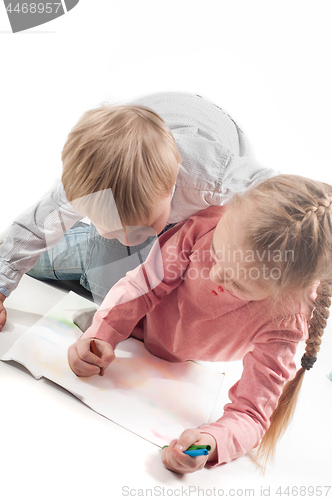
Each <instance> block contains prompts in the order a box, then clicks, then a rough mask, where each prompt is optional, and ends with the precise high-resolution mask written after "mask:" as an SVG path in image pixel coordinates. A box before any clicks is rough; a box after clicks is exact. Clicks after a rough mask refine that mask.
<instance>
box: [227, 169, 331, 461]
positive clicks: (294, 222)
mask: <svg viewBox="0 0 332 500" xmlns="http://www.w3.org/2000/svg"><path fill="white" fill-rule="evenodd" d="M247 200H248V201H249V205H246V208H248V207H249V214H250V216H249V217H247V218H246V220H247V222H246V225H245V229H244V234H245V241H246V243H247V245H248V247H249V248H251V249H252V250H254V251H259V252H260V257H261V258H262V256H263V255H264V258H262V261H261V263H262V264H265V265H266V266H267V268H270V269H271V267H272V266H273V267H275V266H279V268H280V271H281V272H280V276H279V279H269V280H266V282H265V283H263V282H262V286H265V287H269V286H270V287H272V288H270V291H272V292H273V294H275V296H276V297H277V298H278V299H281V300H282V298H283V296H286V297H287V295H285V294H287V293H288V292H290V291H292V292H294V291H297V292H298V293H300V294H301V293H302V294H303V297H304V296H305V292H306V291H307V290H308V288H309V287H310V286H312V285H313V284H314V283H315V282H319V283H320V284H319V286H318V288H317V298H316V300H315V303H314V309H313V313H312V317H311V318H310V324H309V333H308V339H307V340H306V349H305V353H304V355H303V356H302V359H301V368H300V369H299V370H298V372H297V373H296V376H295V377H294V379H293V380H291V381H289V382H287V383H286V384H285V386H284V390H283V392H282V394H281V396H280V398H279V401H278V406H277V408H276V410H275V411H274V413H273V414H272V416H271V424H270V427H269V428H268V430H267V432H266V433H265V435H264V437H263V439H262V441H261V443H260V446H259V448H258V458H260V459H263V461H264V464H265V465H266V461H267V460H268V458H269V457H270V456H273V454H274V450H275V446H276V443H277V440H278V439H279V437H280V436H281V435H282V434H283V433H284V432H285V430H286V428H287V426H288V424H289V422H290V420H291V418H292V416H293V413H294V410H295V406H296V401H297V397H298V394H299V391H300V387H301V384H302V380H303V375H304V372H305V371H306V370H309V369H311V368H312V366H313V364H314V363H315V361H316V357H317V353H318V351H319V349H320V344H321V336H322V335H323V332H324V328H325V326H326V322H327V318H328V316H329V307H330V304H331V294H332V259H331V255H332V187H331V186H330V185H328V184H325V183H323V182H318V181H314V180H311V179H307V178H305V177H301V176H295V175H279V176H276V177H273V178H271V179H268V180H266V181H264V182H262V183H261V184H259V185H257V186H256V187H254V188H252V189H250V190H248V191H247V192H246V193H245V194H244V195H243V196H241V197H237V198H236V199H234V203H232V204H231V206H230V208H231V210H232V209H241V210H242V213H243V209H244V205H243V204H244V203H245V202H246V201H247ZM236 213H240V212H237V211H236ZM264 250H265V254H264V252H263V251H264ZM268 250H270V253H269V252H268ZM272 250H280V251H281V252H282V254H283V255H284V254H285V252H286V251H291V252H292V254H291V255H292V256H293V258H291V259H281V260H280V261H279V262H272V263H271V261H270V259H269V257H271V251H272Z"/></svg>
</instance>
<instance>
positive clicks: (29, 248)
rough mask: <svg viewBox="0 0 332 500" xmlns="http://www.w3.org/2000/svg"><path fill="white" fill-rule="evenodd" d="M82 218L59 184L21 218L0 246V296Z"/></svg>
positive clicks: (10, 290)
mask: <svg viewBox="0 0 332 500" xmlns="http://www.w3.org/2000/svg"><path fill="white" fill-rule="evenodd" d="M82 218H83V216H82V215H80V214H79V213H78V212H76V211H75V210H74V209H73V207H72V205H71V204H70V203H69V202H68V200H67V198H66V194H65V191H64V188H63V186H62V184H59V185H58V186H56V187H55V188H54V189H53V190H52V191H51V192H50V193H48V194H47V195H46V196H44V197H43V198H42V199H41V200H40V201H39V202H38V203H37V204H36V205H35V206H34V207H33V208H31V209H29V210H27V211H26V212H24V213H23V214H22V215H20V216H19V217H18V218H17V219H16V220H15V221H14V222H13V224H12V226H11V229H10V232H9V234H8V236H7V237H6V239H5V241H4V242H3V243H2V245H0V292H1V293H3V295H5V296H6V297H8V296H9V295H10V293H11V292H12V291H13V290H14V289H15V288H16V287H17V285H18V283H19V281H20V279H21V278H22V276H23V274H24V273H25V272H27V271H29V270H30V269H31V268H32V267H33V266H34V264H35V263H36V262H37V260H38V257H39V256H40V254H41V253H43V252H45V251H46V250H47V249H49V248H52V247H54V246H55V245H56V244H57V243H59V242H60V241H61V239H62V238H63V235H64V233H65V232H66V231H67V230H68V229H69V228H71V227H72V226H73V225H74V224H75V222H77V221H78V220H80V219H82Z"/></svg>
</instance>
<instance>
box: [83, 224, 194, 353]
mask: <svg viewBox="0 0 332 500" xmlns="http://www.w3.org/2000/svg"><path fill="white" fill-rule="evenodd" d="M196 237H197V229H196V226H195V223H194V220H192V219H189V220H188V221H185V222H183V223H180V224H177V225H176V226H175V227H173V228H172V229H169V230H168V231H166V232H165V233H164V234H163V235H161V237H160V238H158V239H157V241H156V242H155V244H154V246H153V247H152V249H151V251H150V253H149V255H148V257H147V259H146V262H145V263H144V264H141V265H140V266H138V267H137V268H136V269H134V270H133V271H130V272H128V273H127V274H126V276H125V277H124V278H122V279H121V280H120V281H119V282H118V283H117V284H116V285H114V286H113V287H112V288H111V290H110V291H109V292H108V294H107V295H106V297H105V299H104V301H103V302H102V304H101V306H100V307H99V309H98V311H97V312H96V314H95V316H94V319H93V322H92V325H91V326H90V328H88V329H87V330H86V332H85V333H84V334H83V336H82V338H97V339H100V340H104V341H106V342H109V343H110V344H111V345H112V347H113V349H114V348H115V347H116V345H117V344H118V343H119V342H121V341H122V340H125V339H126V338H128V337H129V336H130V334H131V332H132V331H133V329H134V328H135V326H136V324H137V323H138V322H139V320H140V319H141V318H143V317H144V316H145V315H146V314H147V313H148V312H149V311H151V310H152V309H153V308H154V307H155V306H156V305H157V304H159V303H160V301H161V300H162V298H163V297H164V296H165V295H166V294H169V293H171V292H172V290H174V289H175V288H177V287H178V286H179V285H180V284H181V283H182V276H183V274H184V273H185V271H186V269H187V267H188V265H189V262H190V259H189V257H190V254H191V251H192V247H193V245H194V241H195V239H196Z"/></svg>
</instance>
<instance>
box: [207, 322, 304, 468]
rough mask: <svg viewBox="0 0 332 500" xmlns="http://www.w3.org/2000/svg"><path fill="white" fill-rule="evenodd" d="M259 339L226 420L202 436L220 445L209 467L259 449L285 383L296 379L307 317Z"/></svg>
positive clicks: (275, 327)
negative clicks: (298, 355)
mask: <svg viewBox="0 0 332 500" xmlns="http://www.w3.org/2000/svg"><path fill="white" fill-rule="evenodd" d="M271 326H272V325H269V327H267V328H266V330H265V331H261V332H260V333H258V334H257V335H256V338H255V340H254V349H253V350H252V351H251V352H248V353H247V354H246V355H245V357H244V359H243V373H242V376H241V379H240V380H239V381H238V382H237V383H236V384H235V385H234V386H233V387H232V388H231V389H230V391H229V398H230V400H231V403H229V404H227V405H226V406H225V407H224V414H223V416H222V417H221V418H220V419H218V420H217V421H216V422H214V423H211V424H209V425H202V426H201V427H200V428H199V430H200V432H202V433H209V434H211V435H212V436H213V437H214V438H215V440H216V443H217V456H216V460H215V462H211V463H210V465H213V466H215V465H219V464H222V463H227V462H230V461H231V460H234V459H235V458H238V457H240V456H242V455H244V454H245V453H247V452H248V451H250V450H252V449H253V448H255V447H256V446H258V444H259V441H260V439H261V438H262V437H263V435H264V433H265V432H266V430H267V429H268V427H269V425H270V418H271V415H272V413H273V411H274V410H275V408H276V406H277V404H278V399H279V397H280V395H281V392H282V390H283V386H284V383H285V382H286V381H287V380H289V379H291V378H292V377H293V376H294V375H295V371H296V366H295V362H294V355H295V352H296V348H297V345H298V343H299V342H300V341H302V340H304V339H305V337H306V332H307V317H306V316H305V315H302V314H296V315H294V316H292V317H289V318H284V319H281V320H280V321H279V323H278V324H276V325H273V328H271Z"/></svg>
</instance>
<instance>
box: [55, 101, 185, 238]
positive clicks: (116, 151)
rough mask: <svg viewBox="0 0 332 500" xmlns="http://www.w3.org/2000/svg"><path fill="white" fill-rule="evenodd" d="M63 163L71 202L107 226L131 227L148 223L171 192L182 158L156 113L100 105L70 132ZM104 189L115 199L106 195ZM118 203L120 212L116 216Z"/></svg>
mask: <svg viewBox="0 0 332 500" xmlns="http://www.w3.org/2000/svg"><path fill="white" fill-rule="evenodd" d="M62 161H63V175H62V183H63V186H64V189H65V192H66V196H67V198H68V201H70V202H71V203H72V205H73V206H74V207H75V209H77V210H78V211H79V212H80V213H81V214H82V215H87V216H88V217H89V218H90V219H92V220H93V222H94V223H95V224H96V225H97V224H99V225H101V226H102V227H104V228H107V227H112V222H113V221H112V218H113V217H115V219H118V217H120V220H121V223H122V225H126V226H134V225H140V224H141V222H142V221H147V220H148V221H149V220H150V218H151V215H152V210H153V208H154V207H155V205H156V202H157V201H158V200H159V199H162V198H165V197H166V196H168V195H169V194H170V192H171V190H172V187H173V186H174V184H175V181H176V177H177V174H178V167H179V163H180V162H181V157H180V154H179V152H178V150H177V147H176V144H175V141H174V138H173V136H172V133H171V131H170V129H169V128H168V127H167V126H166V124H165V123H164V121H163V120H162V118H160V117H159V116H158V115H157V114H156V113H155V112H154V111H152V110H150V109H148V108H146V107H144V106H138V105H120V106H110V105H101V106H100V107H99V108H96V109H92V110H90V111H87V112H86V113H85V114H84V115H83V116H82V117H81V118H80V120H79V121H78V123H77V124H76V125H75V126H74V128H73V129H72V130H71V132H70V134H69V136H68V139H67V141H66V143H65V146H64V148H63V151H62ZM105 190H109V191H108V193H109V192H110V190H111V197H109V196H103V194H102V193H103V192H104V191H105ZM92 193H97V195H95V196H92V197H90V196H89V195H91V194H92ZM110 198H114V200H113V203H112V200H110ZM107 200H109V203H108V202H107ZM114 202H115V205H116V209H117V211H118V214H114V212H113V214H112V210H114Z"/></svg>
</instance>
